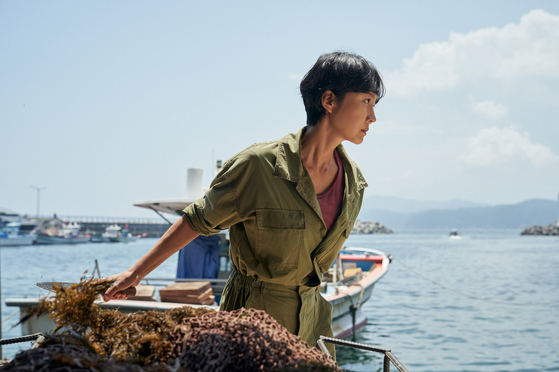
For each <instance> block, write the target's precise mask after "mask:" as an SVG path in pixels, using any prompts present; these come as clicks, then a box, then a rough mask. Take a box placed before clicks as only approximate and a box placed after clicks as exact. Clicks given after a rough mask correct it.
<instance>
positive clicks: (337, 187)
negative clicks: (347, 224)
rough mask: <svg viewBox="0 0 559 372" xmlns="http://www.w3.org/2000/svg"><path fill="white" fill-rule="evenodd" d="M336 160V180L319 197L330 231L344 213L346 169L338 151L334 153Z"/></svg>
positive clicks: (323, 215)
mask: <svg viewBox="0 0 559 372" xmlns="http://www.w3.org/2000/svg"><path fill="white" fill-rule="evenodd" d="M334 158H335V159H336V163H337V164H338V173H337V174H336V179H335V180H334V182H333V183H332V184H331V185H330V187H328V189H327V190H326V191H325V192H324V193H322V194H320V195H317V198H318V204H319V205H320V210H321V212H322V218H323V219H324V223H326V228H327V229H328V231H330V229H331V228H332V226H334V222H336V220H337V219H338V217H339V215H340V213H341V211H342V201H343V199H344V186H345V179H344V168H343V166H342V162H341V161H340V157H339V155H338V152H337V151H334Z"/></svg>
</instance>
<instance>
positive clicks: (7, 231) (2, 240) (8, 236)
mask: <svg viewBox="0 0 559 372" xmlns="http://www.w3.org/2000/svg"><path fill="white" fill-rule="evenodd" d="M20 228H21V222H17V221H16V222H9V223H8V224H6V226H4V227H3V228H2V231H1V232H0V246H1V247H9V246H21V245H32V244H33V243H34V242H35V240H36V239H37V235H35V234H20Z"/></svg>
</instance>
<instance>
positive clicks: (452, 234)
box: [448, 229, 462, 239]
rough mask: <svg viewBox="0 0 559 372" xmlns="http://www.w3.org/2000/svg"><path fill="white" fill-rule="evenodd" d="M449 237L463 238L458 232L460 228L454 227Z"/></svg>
mask: <svg viewBox="0 0 559 372" xmlns="http://www.w3.org/2000/svg"><path fill="white" fill-rule="evenodd" d="M448 238H449V239H462V237H461V236H460V235H459V234H458V230H456V229H452V230H451V231H450V234H448Z"/></svg>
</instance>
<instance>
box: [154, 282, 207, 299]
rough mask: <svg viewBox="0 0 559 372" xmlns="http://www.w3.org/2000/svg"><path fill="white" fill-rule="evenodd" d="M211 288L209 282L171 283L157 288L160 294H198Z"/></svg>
mask: <svg viewBox="0 0 559 372" xmlns="http://www.w3.org/2000/svg"><path fill="white" fill-rule="evenodd" d="M208 288H211V285H210V282H187V283H173V284H169V285H168V286H166V287H165V288H161V289H160V290H159V295H160V296H163V295H165V296H187V295H190V296H198V295H201V294H202V293H204V292H206V291H207V290H208Z"/></svg>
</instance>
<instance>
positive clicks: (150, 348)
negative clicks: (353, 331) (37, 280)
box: [0, 278, 340, 372]
mask: <svg viewBox="0 0 559 372" xmlns="http://www.w3.org/2000/svg"><path fill="white" fill-rule="evenodd" d="M111 284H112V282H111V281H108V280H105V279H94V278H91V279H82V280H81V281H80V282H79V283H77V284H74V285H72V286H70V287H63V286H56V285H54V286H53V287H54V289H55V290H56V294H55V296H54V298H44V299H41V300H40V301H39V304H38V305H37V306H35V307H34V308H33V309H31V311H30V316H39V315H42V314H46V313H48V314H49V315H50V317H51V318H52V319H53V320H54V321H55V322H56V323H57V324H58V327H57V330H56V331H55V333H54V334H52V335H47V338H46V340H45V341H44V342H43V343H41V345H39V347H38V348H34V349H30V350H27V351H23V352H20V353H19V354H18V355H17V356H16V357H15V358H14V360H12V362H10V363H8V364H6V365H4V366H2V367H0V371H71V372H74V371H111V372H112V371H212V372H214V371H215V372H218V371H243V372H248V371H295V370H304V371H340V369H338V367H337V366H336V364H335V362H333V361H332V360H330V359H328V358H327V357H326V354H324V353H322V352H321V351H319V350H318V349H317V348H313V347H310V346H309V345H308V344H307V343H306V342H303V341H301V339H300V338H299V337H297V336H295V335H292V334H290V333H289V332H288V331H287V330H286V329H285V328H284V327H282V326H281V325H279V324H278V323H277V322H276V321H275V320H274V319H273V318H272V317H270V316H269V315H268V314H267V313H266V312H264V311H261V310H255V309H239V310H235V311H231V312H227V311H220V312H216V311H214V310H212V309H209V308H203V307H202V308H193V307H190V306H183V307H178V308H174V309H170V310H166V311H157V310H152V311H147V312H143V313H142V312H137V313H133V314H125V313H121V312H119V311H117V310H107V309H103V308H101V307H100V306H99V305H98V304H97V303H96V302H95V300H96V299H97V298H98V295H99V294H100V293H103V292H104V291H105V290H106V289H107V288H108V287H109V286H110V285H111ZM22 321H24V320H22Z"/></svg>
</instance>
